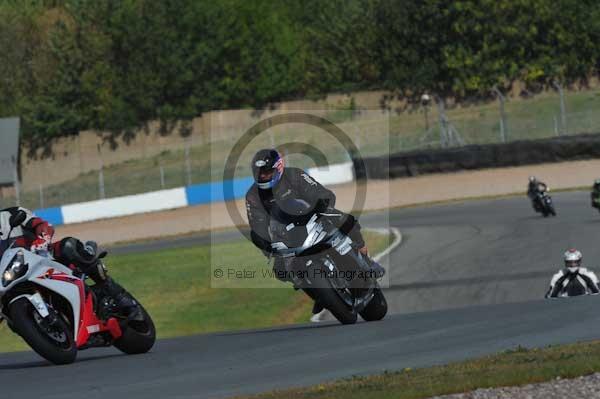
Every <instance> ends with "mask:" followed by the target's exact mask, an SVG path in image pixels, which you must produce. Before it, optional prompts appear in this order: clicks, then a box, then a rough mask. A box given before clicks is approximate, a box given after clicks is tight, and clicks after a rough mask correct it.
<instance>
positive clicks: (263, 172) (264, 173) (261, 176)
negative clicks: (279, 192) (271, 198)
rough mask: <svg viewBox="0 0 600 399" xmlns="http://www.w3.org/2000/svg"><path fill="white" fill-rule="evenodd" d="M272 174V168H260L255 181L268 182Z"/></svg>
mask: <svg viewBox="0 0 600 399" xmlns="http://www.w3.org/2000/svg"><path fill="white" fill-rule="evenodd" d="M274 174H275V169H274V168H260V169H259V170H258V173H257V176H256V181H257V182H259V183H268V182H270V181H271V180H273V175H274Z"/></svg>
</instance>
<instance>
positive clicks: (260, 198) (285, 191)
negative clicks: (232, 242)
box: [246, 167, 365, 275]
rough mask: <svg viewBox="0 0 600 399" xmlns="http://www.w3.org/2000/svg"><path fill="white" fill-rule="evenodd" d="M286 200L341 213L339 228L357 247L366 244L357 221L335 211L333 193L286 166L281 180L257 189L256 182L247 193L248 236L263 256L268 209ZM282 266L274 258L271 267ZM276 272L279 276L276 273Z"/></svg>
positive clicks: (267, 249) (266, 247)
mask: <svg viewBox="0 0 600 399" xmlns="http://www.w3.org/2000/svg"><path fill="white" fill-rule="evenodd" d="M288 199H301V200H304V201H306V202H307V203H308V204H309V205H310V206H311V208H312V209H313V210H315V211H316V212H324V211H327V212H332V211H333V212H336V213H339V214H341V215H342V216H341V217H340V223H339V225H338V228H339V229H340V230H341V231H343V232H344V233H345V234H347V235H348V236H350V238H351V239H352V241H353V242H354V245H355V247H356V248H362V247H364V245H365V242H364V239H363V237H362V234H361V233H360V224H359V223H358V221H357V220H356V218H354V217H353V216H352V215H350V214H346V213H343V212H340V211H339V210H336V209H335V208H334V206H335V194H334V193H333V192H332V191H330V190H328V189H326V188H325V187H323V186H322V185H321V184H319V183H318V182H317V181H316V180H314V179H313V178H312V177H310V176H309V175H308V174H307V173H306V172H304V171H303V170H302V169H298V168H293V167H287V168H285V170H284V172H283V175H282V176H281V180H280V181H279V182H278V183H277V184H276V185H275V187H273V188H272V189H267V190H264V189H260V188H258V186H257V185H256V184H253V185H252V187H250V189H249V190H248V192H247V193H246V211H247V213H248V222H249V223H250V229H251V233H250V235H251V238H252V242H253V243H254V245H256V246H257V247H258V248H260V249H261V250H262V251H263V253H265V255H268V253H269V252H270V250H271V238H270V235H269V224H270V220H271V212H272V211H273V210H274V206H275V205H276V204H277V203H279V202H280V201H285V200H288ZM281 267H283V264H282V262H280V259H276V261H275V265H274V269H275V270H276V271H278V270H277V269H280V268H281ZM276 275H280V274H279V273H276Z"/></svg>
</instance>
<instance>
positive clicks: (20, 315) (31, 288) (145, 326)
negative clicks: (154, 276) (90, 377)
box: [0, 213, 156, 364]
mask: <svg viewBox="0 0 600 399" xmlns="http://www.w3.org/2000/svg"><path fill="white" fill-rule="evenodd" d="M24 216H25V214H24V213H23V214H17V215H15V217H11V220H10V225H11V227H15V226H18V225H20V224H21V223H22V222H23V221H24ZM8 237H10V234H9V235H8ZM2 238H3V241H2V243H1V245H3V246H5V247H7V246H9V241H8V238H7V237H6V238H5V237H2ZM0 272H1V273H2V274H1V278H0V280H1V282H0V321H2V319H6V320H7V322H8V325H9V327H10V328H11V329H12V330H13V331H14V332H15V333H17V334H19V335H20V336H21V337H22V338H23V339H24V340H25V342H27V344H29V346H30V347H31V348H32V349H33V350H34V351H36V352H37V353H38V354H39V355H41V356H42V357H44V358H46V359H47V360H49V361H50V362H52V363H54V364H67V363H72V362H74V361H75V358H76V357H77V351H78V350H82V349H87V348H90V347H98V346H110V345H114V346H115V347H116V348H118V349H119V350H121V351H122V352H125V353H128V354H136V353H145V352H148V351H149V350H150V349H151V348H152V346H153V345H154V341H155V339H156V332H155V329H154V323H153V322H152V319H151V318H150V316H149V315H148V313H147V312H146V311H145V309H144V308H143V307H142V305H141V304H139V302H138V304H139V307H140V310H141V312H137V314H136V315H135V318H129V317H126V316H123V315H120V314H119V312H118V309H117V307H116V304H115V302H114V299H113V298H111V297H108V296H106V295H103V294H102V292H101V291H100V290H99V289H97V288H96V287H95V286H93V285H91V286H90V285H87V284H86V283H85V281H86V277H85V275H82V274H79V273H76V272H74V271H73V270H71V269H70V268H68V267H66V266H64V265H63V264H61V263H58V262H56V261H54V260H53V259H52V258H51V257H49V256H41V255H40V254H37V253H33V252H31V251H28V250H27V249H25V248H12V247H9V248H8V249H7V250H6V251H5V252H4V254H3V256H2V259H1V260H0ZM127 295H130V294H129V293H127Z"/></svg>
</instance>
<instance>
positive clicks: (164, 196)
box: [34, 162, 354, 226]
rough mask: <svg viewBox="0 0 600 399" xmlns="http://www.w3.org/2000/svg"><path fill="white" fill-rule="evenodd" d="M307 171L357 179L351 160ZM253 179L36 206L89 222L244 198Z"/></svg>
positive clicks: (57, 216) (326, 180) (63, 219)
mask: <svg viewBox="0 0 600 399" xmlns="http://www.w3.org/2000/svg"><path fill="white" fill-rule="evenodd" d="M307 172H308V173H309V174H311V175H313V176H314V177H315V179H317V180H318V181H319V182H321V183H322V184H340V183H347V182H349V181H352V180H353V178H354V173H353V170H352V163H351V162H347V163H344V164H338V165H330V166H329V167H325V168H311V169H308V171H307ZM253 182H254V181H253V179H252V177H245V178H240V179H235V180H231V181H228V182H211V183H203V184H196V185H193V186H188V187H179V188H174V189H170V190H161V191H153V192H149V193H144V194H136V195H128V196H125V197H116V198H109V199H104V200H97V201H90V202H82V203H78V204H70V205H64V206H62V207H57V208H46V209H37V210H35V211H34V213H35V214H36V215H38V216H39V217H41V218H44V219H46V220H48V221H49V222H50V223H52V224H53V225H55V226H59V225H61V224H69V223H80V222H88V221H92V220H98V219H106V218H111V217H119V216H127V215H133V214H137V213H147V212H155V211H162V210H167V209H175V208H183V207H186V206H193V205H201V204H208V203H211V202H222V201H230V200H234V199H238V198H243V197H244V196H245V195H246V191H248V189H249V188H250V186H251V185H252V183H253Z"/></svg>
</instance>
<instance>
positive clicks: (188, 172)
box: [185, 141, 192, 186]
mask: <svg viewBox="0 0 600 399" xmlns="http://www.w3.org/2000/svg"><path fill="white" fill-rule="evenodd" d="M185 174H186V180H187V185H188V186H191V185H192V164H191V163H190V143H189V142H188V141H186V143H185Z"/></svg>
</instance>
